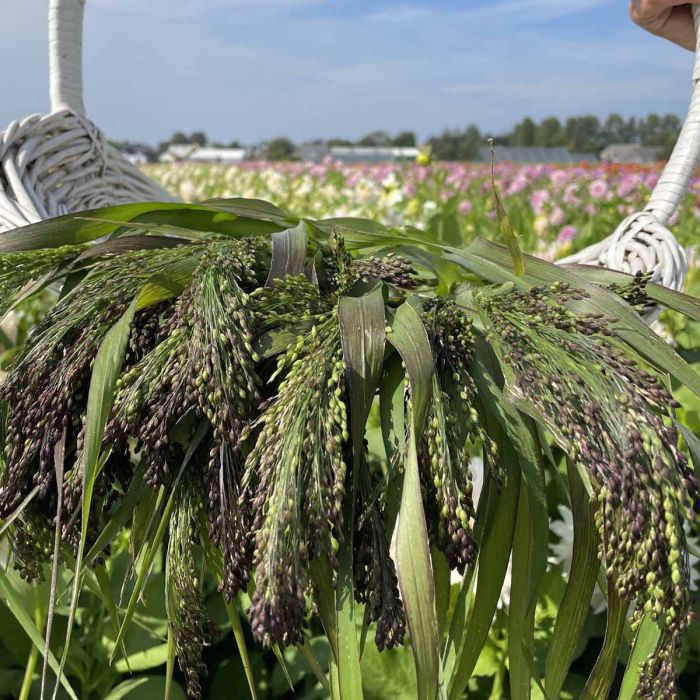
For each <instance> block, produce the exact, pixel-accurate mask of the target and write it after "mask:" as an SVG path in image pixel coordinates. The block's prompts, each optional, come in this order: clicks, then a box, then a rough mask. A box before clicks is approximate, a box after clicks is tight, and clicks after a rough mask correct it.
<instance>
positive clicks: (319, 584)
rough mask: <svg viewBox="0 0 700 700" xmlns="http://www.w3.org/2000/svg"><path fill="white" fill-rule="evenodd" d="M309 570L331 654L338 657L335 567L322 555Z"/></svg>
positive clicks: (313, 562)
mask: <svg viewBox="0 0 700 700" xmlns="http://www.w3.org/2000/svg"><path fill="white" fill-rule="evenodd" d="M309 570H310V573H311V579H312V581H313V584H314V601H315V602H316V608H317V609H318V616H319V618H320V619H321V624H322V625H323V630H324V632H325V633H326V637H327V639H328V644H329V645H330V648H331V654H332V655H333V657H334V658H335V659H337V658H338V624H337V621H336V617H335V591H334V590H333V587H332V585H331V581H332V580H333V569H331V565H330V562H329V561H328V557H326V556H320V557H317V558H316V559H314V560H313V561H312V562H311V564H310V566H309Z"/></svg>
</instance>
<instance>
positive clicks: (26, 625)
mask: <svg viewBox="0 0 700 700" xmlns="http://www.w3.org/2000/svg"><path fill="white" fill-rule="evenodd" d="M0 595H1V596H2V600H3V601H4V602H5V605H7V607H8V609H9V610H10V612H11V613H12V615H13V616H14V618H15V619H16V620H17V622H19V624H20V625H21V626H22V629H23V630H24V631H25V633H26V635H27V636H28V637H29V639H30V640H31V642H32V644H33V645H34V646H35V647H36V648H37V649H38V650H39V653H40V654H43V653H44V639H43V637H42V636H41V632H39V630H38V629H37V628H36V625H35V624H34V621H33V620H32V618H31V617H30V616H29V615H28V613H27V611H26V607H25V605H24V603H23V602H22V600H21V598H20V597H19V596H18V595H17V592H16V591H15V589H14V587H13V586H12V584H11V583H10V582H9V581H8V579H7V574H6V573H5V571H4V569H3V568H2V567H0ZM48 663H49V666H50V667H51V669H52V670H53V671H54V673H55V674H56V676H57V677H58V678H59V679H60V681H61V685H62V686H63V687H64V688H65V689H66V692H67V693H68V695H70V697H71V698H72V700H78V696H77V695H76V694H75V692H74V690H73V688H72V687H71V685H70V683H69V682H68V679H67V678H66V676H65V674H64V673H63V671H62V670H61V669H60V666H59V663H58V660H57V659H56V657H55V656H54V654H53V652H52V651H50V650H49V653H48Z"/></svg>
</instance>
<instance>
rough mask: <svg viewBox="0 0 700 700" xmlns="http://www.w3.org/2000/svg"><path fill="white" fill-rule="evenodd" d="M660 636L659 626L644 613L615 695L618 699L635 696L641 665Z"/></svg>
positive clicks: (628, 698)
mask: <svg viewBox="0 0 700 700" xmlns="http://www.w3.org/2000/svg"><path fill="white" fill-rule="evenodd" d="M660 637H661V628H660V627H659V625H658V624H657V623H656V622H654V620H652V619H651V615H649V614H647V615H645V616H644V617H643V618H642V622H641V623H640V625H639V629H638V630H637V635H636V637H635V639H634V645H633V646H632V652H631V653H630V657H629V660H628V661H627V668H626V669H625V675H624V677H623V678H622V685H621V686H620V693H619V695H618V696H617V698H618V700H632V699H633V698H634V697H635V696H636V692H637V686H638V685H639V675H640V668H641V665H642V664H643V663H644V662H645V661H646V660H647V659H648V658H649V656H650V654H651V653H652V652H653V651H654V649H655V648H656V645H657V643H658V641H659V639H660Z"/></svg>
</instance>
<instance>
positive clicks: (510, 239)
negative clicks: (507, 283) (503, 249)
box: [491, 150, 525, 277]
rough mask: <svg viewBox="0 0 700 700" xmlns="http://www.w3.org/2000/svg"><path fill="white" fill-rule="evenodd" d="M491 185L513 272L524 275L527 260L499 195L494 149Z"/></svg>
mask: <svg viewBox="0 0 700 700" xmlns="http://www.w3.org/2000/svg"><path fill="white" fill-rule="evenodd" d="M491 187H492V188H493V200H494V205H495V209H496V217H497V218H498V228H499V230H500V232H501V235H502V236H503V238H504V239H505V241H506V246H507V247H508V252H509V253H510V257H511V260H512V263H513V274H514V275H515V276H516V277H522V276H523V275H524V274H525V260H524V258H523V253H522V251H521V250H520V244H519V243H518V235H517V234H516V233H515V231H514V230H513V227H512V226H511V223H510V219H509V218H508V212H507V211H506V209H505V207H504V206H503V202H501V198H500V197H499V196H498V187H496V178H495V176H494V172H493V150H491Z"/></svg>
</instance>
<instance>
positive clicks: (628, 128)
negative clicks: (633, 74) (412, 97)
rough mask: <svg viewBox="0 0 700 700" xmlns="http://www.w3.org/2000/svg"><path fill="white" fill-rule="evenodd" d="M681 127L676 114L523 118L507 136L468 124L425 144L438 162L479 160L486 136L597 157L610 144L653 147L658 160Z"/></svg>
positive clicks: (500, 141)
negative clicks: (625, 116) (482, 130)
mask: <svg viewBox="0 0 700 700" xmlns="http://www.w3.org/2000/svg"><path fill="white" fill-rule="evenodd" d="M680 128H681V120H680V119H679V118H678V117H677V116H676V115H675V114H665V115H663V116H659V115H658V114H649V115H648V116H646V117H642V118H640V119H637V118H635V117H630V118H628V119H625V118H624V117H622V116H620V115H619V114H610V115H609V116H608V117H607V119H604V120H601V119H599V118H598V117H596V116H594V115H591V114H589V115H584V116H582V117H570V118H569V119H566V120H565V121H563V122H562V121H560V120H559V119H557V118H556V117H547V118H546V119H543V120H542V121H540V122H535V121H534V120H533V119H531V118H530V117H525V119H523V120H522V121H521V122H519V123H518V124H516V125H515V126H514V127H513V130H512V131H511V132H510V133H507V134H500V135H491V134H485V133H482V132H481V131H480V130H479V128H478V127H477V126H476V125H474V124H471V125H469V126H467V127H466V128H465V129H464V130H459V129H457V130H452V131H450V130H446V131H444V132H443V133H442V134H440V136H433V137H432V138H430V139H429V140H428V144H429V145H430V146H431V149H432V152H433V156H434V157H435V158H437V159H438V160H475V159H478V158H480V154H481V149H482V148H483V147H484V143H485V141H486V139H487V138H488V137H489V136H490V137H492V138H493V139H494V143H495V144H497V145H502V146H541V147H556V146H563V147H565V148H568V149H569V150H571V151H574V152H576V153H596V154H597V153H600V151H602V150H603V149H604V148H605V147H606V146H609V145H610V144H613V143H639V144H641V145H643V146H656V147H657V148H659V150H660V155H661V157H667V156H668V154H669V153H670V151H671V149H672V148H673V145H674V144H675V142H676V139H677V138H678V132H679V131H680Z"/></svg>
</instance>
